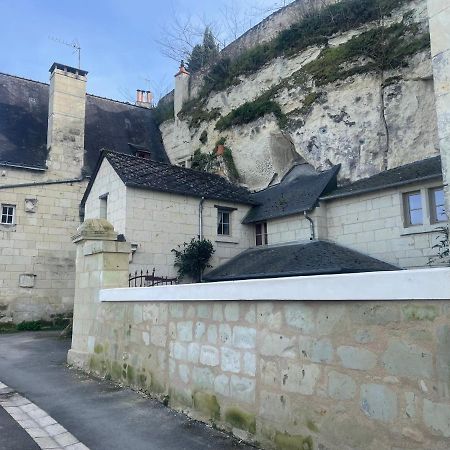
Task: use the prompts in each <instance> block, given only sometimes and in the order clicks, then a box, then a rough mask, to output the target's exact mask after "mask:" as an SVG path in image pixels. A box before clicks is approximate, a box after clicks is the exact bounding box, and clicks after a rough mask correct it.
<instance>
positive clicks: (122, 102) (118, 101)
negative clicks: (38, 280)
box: [0, 72, 153, 110]
mask: <svg viewBox="0 0 450 450" xmlns="http://www.w3.org/2000/svg"><path fill="white" fill-rule="evenodd" d="M0 75H3V76H5V77H11V78H15V79H17V80H23V81H29V82H31V83H37V84H42V85H44V86H50V83H45V82H44V81H38V80H33V79H31V78H25V77H21V76H19V75H12V74H10V73H6V72H0ZM86 96H89V97H94V98H100V99H102V100H108V101H110V102H114V103H120V104H122V105H128V106H133V107H134V108H141V109H149V110H152V109H153V108H146V107H145V106H139V105H135V104H133V103H130V102H125V101H122V100H116V99H114V98H109V97H103V96H101V95H96V94H90V93H89V92H86Z"/></svg>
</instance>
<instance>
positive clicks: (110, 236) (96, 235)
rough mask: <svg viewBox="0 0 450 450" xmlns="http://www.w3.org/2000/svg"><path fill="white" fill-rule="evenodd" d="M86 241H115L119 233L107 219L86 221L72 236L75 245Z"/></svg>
mask: <svg viewBox="0 0 450 450" xmlns="http://www.w3.org/2000/svg"><path fill="white" fill-rule="evenodd" d="M85 240H96V241H115V240H117V233H116V231H115V230H114V227H113V226H112V225H111V224H110V223H109V222H108V221H107V220H106V219H86V220H85V221H84V222H83V223H82V224H81V225H80V226H79V227H78V228H77V232H76V234H75V235H74V236H72V242H74V243H76V242H79V241H85Z"/></svg>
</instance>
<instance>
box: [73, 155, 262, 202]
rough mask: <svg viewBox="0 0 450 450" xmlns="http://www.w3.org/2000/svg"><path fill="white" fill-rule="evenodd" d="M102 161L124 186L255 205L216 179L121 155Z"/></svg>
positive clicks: (242, 191) (243, 193) (241, 190)
mask: <svg viewBox="0 0 450 450" xmlns="http://www.w3.org/2000/svg"><path fill="white" fill-rule="evenodd" d="M104 158H106V159H107V160H108V161H109V162H110V164H111V165H112V167H113V168H114V170H115V171H116V172H117V174H118V175H119V177H120V178H121V180H122V181H123V182H124V183H125V185H126V186H130V187H136V188H141V189H149V190H155V191H162V192H171V193H175V194H182V195H190V196H192V197H199V198H201V197H205V198H208V199H215V200H223V201H229V202H234V203H244V204H250V205H253V204H255V203H254V200H252V199H251V197H250V192H249V191H248V190H247V189H245V188H243V187H240V186H236V185H234V184H232V183H230V182H228V181H227V180H225V178H223V177H221V176H219V175H214V174H211V173H206V172H199V171H197V170H193V169H185V168H184V167H178V166H173V165H171V164H166V163H161V162H156V161H152V160H150V159H144V158H138V157H136V156H130V155H125V154H123V153H115V152H104ZM102 160H103V158H101V159H100V161H99V163H98V165H97V169H96V171H97V170H98V168H99V167H100V165H101V162H102ZM95 173H96V172H95ZM95 173H94V176H93V177H92V179H91V181H90V183H89V185H88V187H87V189H86V193H85V194H84V197H83V201H82V203H84V200H85V199H86V198H87V195H88V194H89V190H90V188H91V186H92V183H93V181H94V178H95Z"/></svg>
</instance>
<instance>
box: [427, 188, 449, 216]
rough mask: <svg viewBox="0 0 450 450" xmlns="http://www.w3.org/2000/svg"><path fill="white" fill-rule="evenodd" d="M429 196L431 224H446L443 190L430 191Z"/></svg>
mask: <svg viewBox="0 0 450 450" xmlns="http://www.w3.org/2000/svg"><path fill="white" fill-rule="evenodd" d="M429 194H430V218H431V223H437V222H446V221H447V220H448V218H447V214H446V213H445V200H444V188H443V187H438V188H434V189H430V191H429Z"/></svg>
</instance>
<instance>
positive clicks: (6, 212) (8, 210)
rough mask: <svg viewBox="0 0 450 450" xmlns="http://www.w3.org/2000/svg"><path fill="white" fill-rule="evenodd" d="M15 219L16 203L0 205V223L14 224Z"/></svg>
mask: <svg viewBox="0 0 450 450" xmlns="http://www.w3.org/2000/svg"><path fill="white" fill-rule="evenodd" d="M15 219H16V205H2V215H1V221H0V223H1V224H2V225H14V224H15Z"/></svg>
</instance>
